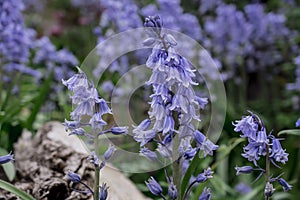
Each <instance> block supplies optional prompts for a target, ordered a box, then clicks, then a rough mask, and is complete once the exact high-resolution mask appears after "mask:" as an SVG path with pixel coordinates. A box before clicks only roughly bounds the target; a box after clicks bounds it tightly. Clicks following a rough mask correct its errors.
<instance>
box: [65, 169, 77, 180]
mask: <svg viewBox="0 0 300 200" xmlns="http://www.w3.org/2000/svg"><path fill="white" fill-rule="evenodd" d="M65 179H67V180H69V181H71V182H73V183H79V182H80V181H81V178H80V176H79V175H78V174H76V173H74V172H72V171H71V170H68V172H67V174H66V175H65Z"/></svg>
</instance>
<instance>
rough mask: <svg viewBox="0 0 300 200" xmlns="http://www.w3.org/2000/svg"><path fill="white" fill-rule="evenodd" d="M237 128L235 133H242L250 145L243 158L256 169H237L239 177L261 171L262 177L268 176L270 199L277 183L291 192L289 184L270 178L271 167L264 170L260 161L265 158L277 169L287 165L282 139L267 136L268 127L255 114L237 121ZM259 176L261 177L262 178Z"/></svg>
mask: <svg viewBox="0 0 300 200" xmlns="http://www.w3.org/2000/svg"><path fill="white" fill-rule="evenodd" d="M233 125H234V126H235V128H234V131H235V132H241V133H242V134H241V135H240V137H242V138H246V139H247V142H248V144H247V145H246V146H245V147H244V148H243V150H244V152H243V153H242V156H243V157H244V158H247V159H248V160H249V161H251V162H253V164H254V166H255V167H256V168H253V167H252V166H242V167H236V168H235V169H236V171H237V173H236V174H237V175H240V174H250V173H252V172H253V170H258V171H261V174H260V176H261V175H262V174H263V173H265V174H266V176H267V180H268V182H267V184H266V188H265V196H266V197H270V196H272V194H273V192H274V190H275V189H274V188H273V185H272V183H273V182H275V181H277V182H278V183H279V184H280V185H282V186H283V189H284V191H288V190H290V189H291V188H292V187H291V186H290V185H288V184H287V182H286V181H285V180H284V179H283V178H280V176H278V177H276V178H271V177H270V166H269V164H267V166H266V169H263V168H262V167H261V166H260V165H259V164H258V161H259V160H260V158H261V157H265V159H266V162H267V163H269V162H271V163H272V164H273V165H274V166H275V167H279V166H278V163H282V164H285V163H286V162H287V161H288V155H289V154H288V153H286V150H285V149H283V148H282V146H281V144H280V140H282V139H280V138H276V137H275V136H274V135H272V134H271V133H270V134H268V135H267V132H266V127H265V126H264V124H263V122H262V121H261V119H260V118H259V117H258V116H257V115H255V114H253V113H250V115H248V116H245V117H243V118H242V119H241V120H237V121H236V122H235V123H233ZM260 176H259V177H260ZM259 177H258V178H259Z"/></svg>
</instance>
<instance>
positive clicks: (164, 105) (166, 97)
mask: <svg viewBox="0 0 300 200" xmlns="http://www.w3.org/2000/svg"><path fill="white" fill-rule="evenodd" d="M144 26H145V27H146V29H145V30H146V32H147V34H148V35H149V38H148V39H146V41H144V45H152V46H153V49H152V53H151V55H150V56H149V57H148V60H147V62H146V66H147V67H148V68H150V69H151V70H152V75H151V77H150V79H149V80H148V81H147V82H146V84H147V85H151V86H152V88H153V94H151V95H150V98H151V101H150V103H149V104H150V110H149V112H148V115H149V118H148V119H145V120H144V121H142V122H141V123H140V124H139V125H137V126H134V130H133V133H134V139H135V140H136V141H137V142H139V143H140V146H141V147H144V146H145V145H147V144H148V143H151V142H155V143H157V149H156V150H157V152H158V153H159V154H160V155H161V156H162V157H163V158H166V159H168V160H170V161H171V162H172V161H173V163H172V173H173V174H172V175H173V178H174V183H173V184H174V185H175V186H176V187H177V188H176V189H177V192H178V197H180V198H181V194H180V186H181V172H180V171H181V167H182V166H183V163H184V161H185V160H187V161H190V160H192V159H193V158H194V156H196V154H197V151H201V152H203V153H204V156H207V155H211V156H212V155H213V151H215V150H216V149H217V148H218V146H217V145H215V144H213V143H212V142H211V141H210V140H209V139H208V138H207V137H206V136H205V135H203V134H202V133H201V132H200V131H198V130H197V129H195V128H194V126H193V124H192V123H193V122H195V121H200V116H199V114H198V112H197V111H199V110H200V109H203V108H204V106H205V105H206V104H207V102H208V101H207V99H206V98H202V97H199V96H197V95H196V94H195V92H194V90H193V86H195V85H198V83H197V82H195V81H194V80H193V79H195V76H196V75H195V70H193V69H192V65H191V64H190V62H189V61H188V60H187V59H186V58H184V57H182V56H181V55H179V54H178V53H177V51H176V48H175V47H176V45H177V41H176V40H175V38H174V37H173V36H172V35H170V34H167V33H165V32H164V29H163V22H162V19H161V18H160V17H159V16H149V17H147V18H146V20H145V24H144ZM200 133H201V134H200ZM193 139H195V140H196V143H197V144H196V146H195V147H194V146H192V144H193V143H192V141H193ZM141 154H143V156H145V157H147V158H148V159H150V160H155V159H156V156H155V155H154V152H151V151H149V150H148V149H146V148H142V149H141ZM166 176H167V175H166ZM166 179H167V180H168V181H167V182H168V183H169V184H171V182H170V181H169V177H168V176H167V177H166Z"/></svg>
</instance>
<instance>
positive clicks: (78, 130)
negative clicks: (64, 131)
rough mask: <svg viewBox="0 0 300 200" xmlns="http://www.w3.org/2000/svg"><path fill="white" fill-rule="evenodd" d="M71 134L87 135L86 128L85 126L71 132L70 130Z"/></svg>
mask: <svg viewBox="0 0 300 200" xmlns="http://www.w3.org/2000/svg"><path fill="white" fill-rule="evenodd" d="M69 135H81V136H83V135H85V130H84V129H83V128H76V129H73V130H71V132H69Z"/></svg>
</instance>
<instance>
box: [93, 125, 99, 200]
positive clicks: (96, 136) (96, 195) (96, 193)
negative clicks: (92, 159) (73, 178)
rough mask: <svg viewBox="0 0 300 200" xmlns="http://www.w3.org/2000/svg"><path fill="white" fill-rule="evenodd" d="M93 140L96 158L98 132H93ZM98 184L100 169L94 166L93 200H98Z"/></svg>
mask: <svg viewBox="0 0 300 200" xmlns="http://www.w3.org/2000/svg"><path fill="white" fill-rule="evenodd" d="M94 135H95V138H94V148H95V154H96V156H98V146H99V140H98V132H96V131H95V132H94ZM99 183H100V168H99V165H98V166H95V182H94V200H98V199H99Z"/></svg>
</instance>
